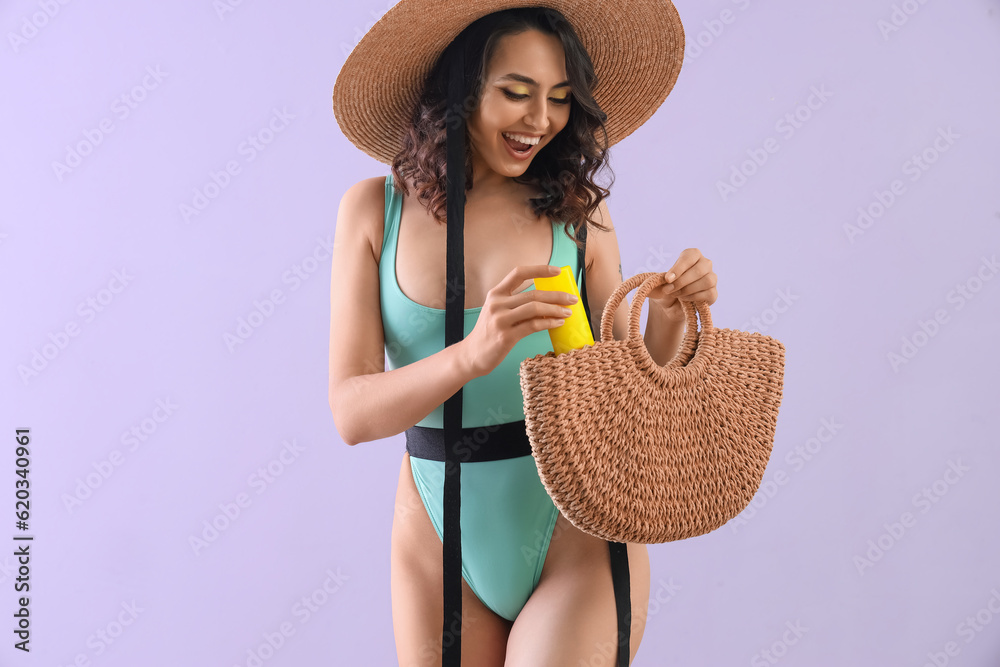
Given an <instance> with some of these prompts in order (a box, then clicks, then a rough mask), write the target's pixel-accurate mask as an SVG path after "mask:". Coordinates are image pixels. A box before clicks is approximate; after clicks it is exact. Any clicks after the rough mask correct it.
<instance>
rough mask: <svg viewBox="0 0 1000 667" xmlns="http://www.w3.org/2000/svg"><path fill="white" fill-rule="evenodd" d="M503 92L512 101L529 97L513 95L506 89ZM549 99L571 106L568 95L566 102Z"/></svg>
mask: <svg viewBox="0 0 1000 667" xmlns="http://www.w3.org/2000/svg"><path fill="white" fill-rule="evenodd" d="M501 90H502V91H503V94H504V95H506V96H507V97H508V98H509V99H512V100H523V99H524V98H526V97H527V95H518V94H517V93H512V92H510V91H509V90H507V89H506V88H501ZM549 99H552V101H553V102H555V103H556V104H569V96H568V95H567V96H566V99H564V100H557V99H553V98H549Z"/></svg>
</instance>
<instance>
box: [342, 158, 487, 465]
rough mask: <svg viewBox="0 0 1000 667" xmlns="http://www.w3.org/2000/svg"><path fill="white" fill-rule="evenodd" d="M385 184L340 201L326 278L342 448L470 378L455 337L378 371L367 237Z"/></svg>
mask: <svg viewBox="0 0 1000 667" xmlns="http://www.w3.org/2000/svg"><path fill="white" fill-rule="evenodd" d="M384 194H385V181H384V179H382V178H381V177H375V178H368V179H365V180H363V181H359V182H358V183H356V184H355V185H353V186H351V187H350V188H349V189H348V190H347V192H346V193H344V196H343V198H342V199H341V200H340V208H339V210H338V212H337V227H336V230H335V231H334V241H333V262H332V263H333V270H332V276H331V280H330V410H331V411H332V412H333V421H334V424H335V425H336V427H337V432H338V433H339V434H340V437H341V439H342V440H343V441H344V442H345V443H347V444H348V445H356V444H358V443H362V442H369V441H372V440H379V439H381V438H387V437H390V436H393V435H396V434H398V433H402V432H403V431H405V430H406V429H408V428H410V427H411V426H413V425H415V424H416V423H417V422H419V421H420V420H421V419H423V418H424V417H426V416H427V415H428V414H430V412H431V411H432V410H434V408H436V407H437V406H438V405H441V404H442V403H444V402H445V400H447V399H448V398H449V397H451V396H452V394H454V393H455V392H456V391H458V389H459V388H460V387H462V386H463V385H465V384H466V383H467V382H468V381H469V380H471V379H473V378H474V377H476V376H477V375H478V374H477V373H476V372H475V370H474V367H473V364H472V363H471V360H470V359H469V358H468V356H467V355H466V354H465V349H466V347H467V346H466V345H463V344H462V342H459V343H456V344H454V345H449V346H448V347H446V348H445V349H443V350H442V351H440V352H437V353H435V354H432V355H430V356H428V357H425V358H423V359H420V360H418V361H415V362H413V363H411V364H407V365H406V366H402V367H400V368H397V369H395V370H391V371H388V372H387V371H386V370H385V333H384V331H383V329H382V310H381V299H380V294H379V275H378V263H377V262H376V261H375V255H374V254H373V248H374V245H373V243H372V239H373V238H375V234H376V232H377V230H378V229H380V228H381V227H382V219H383V213H384V210H383V209H384V207H383V204H382V202H383V201H384Z"/></svg>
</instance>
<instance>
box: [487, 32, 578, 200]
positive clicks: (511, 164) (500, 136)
mask: <svg viewBox="0 0 1000 667" xmlns="http://www.w3.org/2000/svg"><path fill="white" fill-rule="evenodd" d="M568 78H569V77H568V76H567V75H566V55H565V53H564V51H563V48H562V42H560V41H559V38H558V37H557V36H555V35H548V34H545V33H543V32H540V31H538V30H527V31H525V32H522V33H519V34H516V35H505V36H504V37H502V38H501V39H500V41H499V42H498V43H497V49H496V51H495V52H494V54H493V58H492V59H491V60H490V62H489V64H488V65H487V71H486V75H485V79H484V81H483V93H482V98H481V99H480V102H479V105H478V106H477V107H476V108H475V110H474V111H473V112H472V114H471V115H470V116H469V120H468V129H469V141H470V147H471V150H472V156H473V179H474V182H475V184H476V185H479V184H480V183H481V182H482V181H490V180H492V179H491V176H492V174H491V172H495V173H496V174H497V175H499V176H500V177H501V179H500V180H506V178H505V177H512V176H520V175H521V174H523V173H524V172H525V170H526V169H527V168H528V165H529V164H530V163H531V160H533V159H534V156H535V155H536V154H537V153H538V151H540V150H542V149H543V148H544V147H545V146H546V145H547V144H548V143H549V142H550V141H552V138H553V137H554V136H555V135H556V134H558V133H559V131H560V130H562V129H563V128H564V127H566V123H567V122H569V107H570V87H569V82H568V81H567V79H568ZM505 133H506V134H514V135H520V138H521V139H522V140H523V139H525V138H526V137H529V138H531V140H532V141H535V140H536V138H538V139H537V141H538V143H537V145H535V146H533V147H532V148H531V149H530V150H529V151H526V152H525V153H524V156H518V155H517V154H516V153H513V152H512V151H513V148H510V147H508V146H509V144H508V142H507V140H506V139H505V138H504V134H505Z"/></svg>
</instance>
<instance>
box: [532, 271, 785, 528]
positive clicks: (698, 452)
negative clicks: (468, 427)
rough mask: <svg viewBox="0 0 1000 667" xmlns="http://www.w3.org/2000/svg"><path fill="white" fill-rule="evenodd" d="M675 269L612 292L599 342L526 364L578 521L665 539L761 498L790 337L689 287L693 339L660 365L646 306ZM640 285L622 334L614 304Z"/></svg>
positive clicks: (558, 496) (535, 424) (716, 521)
mask: <svg viewBox="0 0 1000 667" xmlns="http://www.w3.org/2000/svg"><path fill="white" fill-rule="evenodd" d="M663 282H665V274H664V273H662V272H655V273H651V272H648V273H639V274H636V275H634V276H632V277H631V278H629V279H628V280H626V281H625V282H623V283H622V284H621V285H619V286H618V288H617V289H616V290H615V291H614V293H613V294H612V295H611V297H610V298H609V299H608V302H607V305H606V306H605V308H604V312H603V315H602V317H601V340H600V341H598V342H596V343H595V344H594V345H592V346H587V347H582V348H578V349H574V350H570V351H569V352H566V353H564V354H560V355H556V354H555V353H554V352H551V351H550V352H548V353H546V354H544V355H541V354H539V355H535V356H534V357H531V358H528V359H524V360H523V361H522V362H521V365H520V382H521V391H522V395H523V398H524V415H525V426H526V430H527V433H528V438H529V439H530V441H531V451H532V454H533V456H534V459H535V464H536V466H537V467H538V473H539V476H540V478H541V480H542V483H543V484H544V486H545V489H546V490H547V491H548V493H549V496H551V498H552V501H553V503H554V504H555V505H556V507H558V508H559V511H560V512H562V514H563V515H564V516H565V517H566V518H567V519H568V520H569V521H570V522H571V523H572V524H573V525H574V526H576V527H577V528H579V529H580V530H582V531H584V532H586V533H589V534H591V535H594V536H596V537H599V538H601V539H605V540H609V541H615V542H634V543H641V544H657V543H661V542H670V541H673V540H680V539H685V538H688V537H694V536H697V535H703V534H705V533H708V532H710V531H712V530H715V529H716V528H718V527H719V526H721V525H723V524H724V523H726V522H727V521H729V520H730V519H732V518H733V517H735V516H736V515H737V514H739V513H740V512H741V511H742V510H743V509H744V508H745V507H746V506H747V505H748V504H749V503H750V501H751V499H753V496H754V494H755V493H756V492H757V489H758V488H760V483H761V479H762V477H763V475H764V469H765V468H766V467H767V462H768V460H769V458H770V456H771V448H772V445H773V444H774V432H775V428H776V426H777V419H778V407H779V405H780V404H781V393H782V383H783V378H784V364H785V347H784V345H782V344H781V342H779V341H778V340H776V339H774V338H772V337H770V336H765V335H763V334H760V333H748V332H744V331H738V330H734V329H716V328H714V327H713V326H712V317H711V314H710V313H709V310H708V304H707V303H706V302H704V301H700V302H697V304H696V305H695V304H692V303H691V302H689V301H683V300H682V301H681V304H682V306H683V307H684V310H685V313H686V315H687V329H686V331H685V333H684V339H683V341H682V343H681V346H680V350H679V351H678V352H677V354H676V356H675V357H674V358H673V359H672V360H670V361H669V362H668V363H667V364H666V365H665V366H662V367H661V366H658V365H657V364H656V362H654V361H653V359H652V358H651V357H650V356H649V352H648V350H647V349H646V344H645V342H644V341H643V339H642V336H641V335H640V333H639V318H640V316H641V312H642V304H643V302H644V301H645V299H646V297H647V296H648V294H649V292H650V290H652V289H653V288H654V287H656V286H657V285H660V284H662V283H663ZM636 286H638V291H637V292H636V296H635V300H634V301H633V303H632V304H631V312H630V316H629V335H628V338H627V339H626V340H622V341H617V340H614V336H613V333H612V323H613V318H614V313H615V311H616V310H618V307H619V304H620V303H621V301H622V299H623V298H624V297H625V295H626V294H627V293H628V292H630V291H632V290H633V289H635V287H636ZM699 315H700V317H701V331H698V320H697V317H698V316H699Z"/></svg>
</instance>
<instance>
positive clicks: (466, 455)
mask: <svg viewBox="0 0 1000 667" xmlns="http://www.w3.org/2000/svg"><path fill="white" fill-rule="evenodd" d="M460 433H461V435H460V437H459V438H457V439H456V441H455V443H454V447H453V448H452V452H453V453H454V460H455V461H458V462H459V463H472V462H476V461H500V460H502V459H513V458H516V457H518V456H530V455H531V441H530V440H528V432H527V431H526V430H525V427H524V420H523V419H522V420H521V421H517V422H508V423H506V424H492V425H489V426H473V427H469V428H463V429H462V430H461V431H460ZM446 442H448V439H447V438H446V437H445V430H444V429H443V428H431V427H428V426H411V427H410V428H408V429H406V451H407V452H409V453H410V456H413V457H416V458H418V459H430V460H431V461H444V460H445V443H446Z"/></svg>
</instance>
